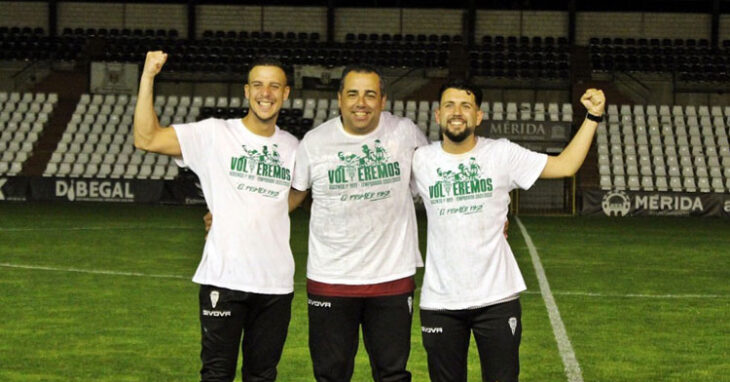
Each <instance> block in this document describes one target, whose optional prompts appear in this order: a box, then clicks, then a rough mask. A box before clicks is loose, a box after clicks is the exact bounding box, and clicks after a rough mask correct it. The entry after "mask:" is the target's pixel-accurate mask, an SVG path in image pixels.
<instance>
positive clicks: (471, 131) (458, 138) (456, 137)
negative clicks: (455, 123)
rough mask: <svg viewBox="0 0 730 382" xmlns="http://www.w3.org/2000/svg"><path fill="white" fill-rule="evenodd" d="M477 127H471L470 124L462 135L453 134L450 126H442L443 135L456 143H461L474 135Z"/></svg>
mask: <svg viewBox="0 0 730 382" xmlns="http://www.w3.org/2000/svg"><path fill="white" fill-rule="evenodd" d="M474 129H475V126H469V124H467V125H466V128H465V129H464V130H462V131H461V132H460V133H453V132H451V131H450V130H449V128H448V126H446V125H443V126H441V133H443V135H445V136H446V137H448V138H449V140H450V141H451V142H454V143H461V142H463V141H464V140H465V139H466V138H469V137H470V136H471V135H472V134H474Z"/></svg>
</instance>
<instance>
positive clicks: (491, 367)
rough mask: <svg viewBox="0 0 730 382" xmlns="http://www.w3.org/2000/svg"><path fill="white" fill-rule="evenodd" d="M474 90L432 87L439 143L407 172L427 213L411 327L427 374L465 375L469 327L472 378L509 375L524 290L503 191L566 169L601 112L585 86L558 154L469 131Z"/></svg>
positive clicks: (506, 379) (505, 381)
mask: <svg viewBox="0 0 730 382" xmlns="http://www.w3.org/2000/svg"><path fill="white" fill-rule="evenodd" d="M481 98H482V93H481V90H480V89H479V88H476V87H474V86H473V85H470V84H468V83H465V82H460V81H453V82H449V83H447V84H446V85H444V86H443V87H442V88H441V91H440V105H439V108H438V110H436V111H435V117H436V120H437V121H438V123H439V125H440V127H441V132H442V135H443V141H442V142H435V143H432V144H430V145H428V146H426V147H421V148H419V149H418V150H417V151H416V153H415V154H414V158H413V177H414V180H415V183H416V187H417V189H418V193H419V194H420V195H421V197H422V198H423V201H424V204H425V206H426V211H427V216H428V251H427V254H426V270H425V274H424V279H423V287H422V289H421V300H420V307H421V325H422V328H421V333H422V336H423V345H424V347H425V348H426V352H427V354H428V370H429V375H430V377H431V381H434V382H446V381H448V382H460V381H464V382H465V381H466V380H467V379H466V370H467V352H468V348H469V338H470V335H471V332H473V333H474V338H475V339H476V344H477V348H478V350H479V357H480V360H481V368H482V380H483V381H500V382H516V381H517V380H518V375H519V346H520V340H521V333H522V324H521V315H522V313H521V307H520V302H519V293H520V292H522V291H524V290H525V289H526V286H525V282H524V280H523V279H522V275H521V274H520V270H519V267H518V266H517V262H516V261H515V258H514V256H513V254H512V251H511V249H510V247H509V244H508V243H507V240H506V239H505V236H504V235H503V226H504V224H505V222H506V219H507V212H508V210H509V200H510V199H509V192H510V191H511V190H513V189H515V188H523V189H528V188H530V187H531V186H532V184H534V182H535V181H536V180H537V179H538V178H560V177H567V176H572V175H573V174H575V172H576V171H577V170H578V168H579V167H580V166H581V164H582V163H583V160H584V159H585V156H586V153H587V152H588V149H589V148H590V145H591V141H592V139H593V135H594V133H595V131H596V127H597V125H598V122H597V120H600V119H601V118H602V116H603V112H604V108H605V97H604V95H603V92H602V91H600V90H596V89H588V90H587V91H586V92H585V94H584V95H583V96H582V97H581V102H582V103H583V105H585V107H586V108H587V109H588V115H587V118H586V120H585V121H583V124H582V125H581V127H580V129H579V130H578V132H577V134H576V135H575V137H574V138H573V139H572V140H571V141H570V143H569V144H568V146H567V147H566V148H565V150H563V152H562V153H561V154H560V155H558V156H548V155H545V154H540V153H536V152H533V151H530V150H527V149H525V148H522V147H520V146H518V145H516V144H514V143H511V142H509V141H508V140H506V139H498V140H493V139H487V138H481V137H477V136H475V135H474V129H475V127H476V126H477V125H479V124H480V123H481V121H482V112H481V111H480V110H479V105H480V104H481Z"/></svg>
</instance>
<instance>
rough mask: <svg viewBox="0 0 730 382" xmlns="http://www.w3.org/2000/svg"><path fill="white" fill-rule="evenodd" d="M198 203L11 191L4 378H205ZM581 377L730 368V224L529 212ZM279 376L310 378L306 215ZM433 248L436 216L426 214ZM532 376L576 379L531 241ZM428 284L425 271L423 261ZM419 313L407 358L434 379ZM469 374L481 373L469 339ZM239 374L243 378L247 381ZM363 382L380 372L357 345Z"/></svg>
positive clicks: (715, 377) (526, 316) (1, 273)
mask: <svg viewBox="0 0 730 382" xmlns="http://www.w3.org/2000/svg"><path fill="white" fill-rule="evenodd" d="M203 212H204V210H203V209H201V208H198V207H179V206H153V205H106V204H40V203H28V204H14V203H5V204H0V381H195V380H197V378H198V369H199V367H200V361H199V358H198V355H199V323H198V315H197V314H198V312H197V288H196V286H195V285H194V284H193V283H192V282H191V281H190V277H191V275H192V273H193V272H194V270H195V267H196V266H197V263H198V260H199V258H200V252H201V249H202V246H203V232H202V220H201V217H202V215H203ZM521 219H522V222H523V223H524V225H525V227H526V228H527V231H528V233H529V234H530V236H531V237H532V241H533V242H534V244H535V247H536V249H537V252H538V253H539V256H540V258H541V261H542V264H543V266H544V269H545V273H546V275H547V279H548V281H549V283H550V287H551V289H552V293H553V295H554V296H555V301H556V303H557V306H558V308H559V310H560V314H561V317H562V321H563V323H564V325H565V328H566V331H567V335H568V337H569V339H570V343H571V344H572V347H573V349H574V351H575V354H576V358H577V361H578V363H579V364H580V368H581V370H582V373H583V379H584V380H585V381H707V382H716V381H730V362H728V361H727V360H728V359H730V340H729V338H730V282H729V281H730V250H729V248H730V222H729V221H728V220H718V219H694V218H691V219H690V218H613V219H609V218H585V217H578V218H569V217H564V218H556V217H522V218H521ZM292 223H293V229H292V247H293V250H294V254H295V257H296V262H297V273H296V293H295V299H294V305H293V310H292V312H293V315H292V320H291V325H290V329H289V337H288V339H287V343H286V348H285V349H284V354H283V357H282V362H281V363H280V365H279V376H280V377H279V380H281V381H311V380H312V379H313V378H312V369H311V365H310V360H309V353H308V349H307V314H306V312H307V310H306V293H305V288H304V281H305V273H304V270H305V264H306V237H307V224H308V223H307V215H306V214H305V213H304V212H302V211H299V212H297V213H295V214H294V215H293V217H292ZM419 223H421V224H420V226H421V237H422V245H421V248H422V251H424V253H425V247H424V243H423V241H424V239H425V219H424V218H423V216H420V218H419ZM509 241H510V243H511V245H512V248H513V250H514V252H515V254H516V256H517V258H518V261H519V263H520V266H521V268H522V272H523V274H524V276H525V279H526V281H527V285H528V288H529V290H528V292H527V293H525V294H524V295H523V296H522V306H523V328H524V331H523V340H522V348H521V361H522V362H521V380H522V381H541V382H542V381H565V380H566V377H565V374H564V372H563V363H562V359H561V354H560V353H559V351H558V347H557V344H556V340H555V336H554V334H553V329H552V327H551V324H550V320H549V318H548V313H547V310H546V305H545V303H544V301H543V298H542V296H541V295H540V290H539V285H538V281H537V277H536V273H535V271H534V269H533V264H532V261H531V259H530V255H529V252H528V248H527V245H526V244H525V241H524V238H523V237H522V235H521V234H520V230H519V229H518V226H517V224H515V221H514V219H513V221H512V226H511V229H510V238H509ZM419 284H420V273H419ZM419 330H420V323H419V320H418V314H416V315H414V323H413V337H412V349H411V358H410V362H409V369H410V370H411V371H412V373H413V376H414V381H427V380H428V374H427V370H426V360H425V359H426V356H425V352H424V350H423V347H422V345H421V338H420V332H419ZM469 373H470V378H469V380H470V381H477V380H480V378H479V375H480V373H479V364H478V358H477V354H476V351H475V350H474V349H473V348H472V354H471V355H470V365H469ZM239 380H240V379H239ZM353 380H354V381H368V380H371V378H370V375H369V365H368V361H367V356H366V354H365V351H364V347H363V346H361V347H360V351H359V353H358V358H357V367H356V370H355V376H354V378H353Z"/></svg>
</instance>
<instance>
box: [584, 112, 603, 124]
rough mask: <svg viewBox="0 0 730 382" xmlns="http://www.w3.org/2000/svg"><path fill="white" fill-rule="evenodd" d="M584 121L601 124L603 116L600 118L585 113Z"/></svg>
mask: <svg viewBox="0 0 730 382" xmlns="http://www.w3.org/2000/svg"><path fill="white" fill-rule="evenodd" d="M586 119H587V120H590V121H593V122H598V123H601V122H603V116H602V115H601V116H598V115H593V114H591V113H586Z"/></svg>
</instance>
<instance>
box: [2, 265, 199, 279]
mask: <svg viewBox="0 0 730 382" xmlns="http://www.w3.org/2000/svg"><path fill="white" fill-rule="evenodd" d="M0 267H3V268H17V269H31V270H41V271H55V272H73V273H91V274H97V275H110V276H133V277H147V278H161V279H189V278H190V277H189V276H180V275H166V274H155V273H140V272H120V271H108V270H102V269H79V268H59V267H46V266H40V265H22V264H9V263H0Z"/></svg>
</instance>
